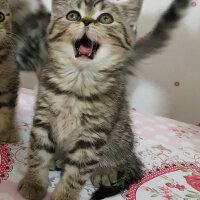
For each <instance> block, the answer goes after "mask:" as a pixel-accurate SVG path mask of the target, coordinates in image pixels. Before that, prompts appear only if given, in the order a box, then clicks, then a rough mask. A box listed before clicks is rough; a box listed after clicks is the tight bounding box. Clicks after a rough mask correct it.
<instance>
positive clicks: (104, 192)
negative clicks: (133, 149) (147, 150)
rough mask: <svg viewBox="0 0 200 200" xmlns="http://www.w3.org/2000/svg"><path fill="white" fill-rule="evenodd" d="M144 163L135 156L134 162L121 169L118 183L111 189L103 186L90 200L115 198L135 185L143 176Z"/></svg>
mask: <svg viewBox="0 0 200 200" xmlns="http://www.w3.org/2000/svg"><path fill="white" fill-rule="evenodd" d="M142 167H143V165H142V163H141V162H140V160H139V159H138V158H136V157H135V156H134V160H132V161H130V162H128V163H127V164H125V165H124V166H122V169H121V170H120V169H119V172H118V178H117V180H118V181H117V182H116V183H115V184H113V185H112V186H110V187H106V186H103V185H101V186H100V187H99V188H98V189H97V190H96V191H95V192H94V193H93V195H92V198H91V199H90V200H101V199H104V198H108V197H111V196H115V195H117V194H119V193H121V192H123V191H124V190H126V189H127V188H129V187H130V186H131V185H132V184H133V183H137V182H138V181H139V180H140V179H141V176H142V173H143V171H142Z"/></svg>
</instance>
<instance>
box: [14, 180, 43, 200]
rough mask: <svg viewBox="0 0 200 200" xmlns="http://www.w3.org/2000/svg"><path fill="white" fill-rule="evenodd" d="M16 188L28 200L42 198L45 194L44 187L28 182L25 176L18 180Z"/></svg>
mask: <svg viewBox="0 0 200 200" xmlns="http://www.w3.org/2000/svg"><path fill="white" fill-rule="evenodd" d="M17 190H18V192H19V193H20V194H21V195H22V196H23V197H24V198H25V199H28V200H42V199H43V198H44V196H45V194H46V188H44V187H42V186H40V185H37V184H34V183H33V182H30V180H29V181H28V180H27V179H26V178H24V179H22V180H21V181H20V183H19V184H18V188H17Z"/></svg>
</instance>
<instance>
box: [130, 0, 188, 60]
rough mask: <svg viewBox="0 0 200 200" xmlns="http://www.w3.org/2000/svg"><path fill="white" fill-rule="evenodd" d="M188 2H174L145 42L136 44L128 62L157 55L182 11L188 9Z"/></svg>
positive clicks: (183, 0)
mask: <svg viewBox="0 0 200 200" xmlns="http://www.w3.org/2000/svg"><path fill="white" fill-rule="evenodd" d="M189 2H190V0H174V2H173V3H172V4H171V6H170V8H169V9H168V10H167V11H166V12H165V13H164V14H163V16H162V17H161V19H160V20H159V22H158V23H157V25H156V26H155V28H154V30H153V32H152V33H151V36H150V37H149V38H148V39H147V40H139V41H138V42H136V44H135V46H134V48H133V53H132V55H131V56H130V59H129V62H130V63H135V62H138V61H140V60H141V59H144V58H146V57H148V56H150V55H152V54H154V53H157V52H158V51H159V50H160V49H161V48H163V47H164V46H165V45H166V42H167V41H168V40H169V39H170V33H171V31H172V30H173V29H174V28H175V27H176V25H177V23H178V22H179V21H180V19H181V18H182V11H184V10H185V9H186V8H188V5H189Z"/></svg>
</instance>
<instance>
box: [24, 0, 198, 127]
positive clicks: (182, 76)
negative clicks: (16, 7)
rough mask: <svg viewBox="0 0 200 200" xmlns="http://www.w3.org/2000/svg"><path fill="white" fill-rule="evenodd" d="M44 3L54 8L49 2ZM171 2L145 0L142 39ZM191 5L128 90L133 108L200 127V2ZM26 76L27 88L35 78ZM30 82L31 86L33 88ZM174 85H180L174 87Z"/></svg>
mask: <svg viewBox="0 0 200 200" xmlns="http://www.w3.org/2000/svg"><path fill="white" fill-rule="evenodd" d="M116 1H118V0H116ZM121 1H123V0H121ZM43 2H44V3H45V4H46V5H47V7H48V8H49V9H50V8H51V1H50V0H43ZM170 2H171V0H144V7H143V9H142V13H141V17H140V19H139V25H138V34H139V37H142V36H144V35H145V34H146V33H148V32H149V31H151V30H152V27H153V26H154V25H155V23H156V21H157V20H158V18H159V16H160V15H161V13H163V12H164V11H165V9H166V8H167V7H168V6H169V4H170ZM195 3H196V6H194V5H195ZM192 5H193V6H190V9H189V10H188V11H187V12H186V13H185V18H184V19H183V20H182V22H181V23H180V25H179V26H178V28H177V29H176V30H174V32H173V34H172V38H171V40H170V41H169V43H168V46H167V47H166V48H164V49H163V50H162V51H160V53H159V54H157V55H155V56H152V57H151V58H149V59H146V60H143V61H142V62H141V63H140V64H139V66H138V67H137V69H136V70H135V74H136V76H135V77H131V78H130V82H129V87H128V88H129V94H130V99H131V105H132V106H133V107H134V108H136V110H138V111H140V112H145V113H153V114H156V115H162V116H166V117H169V118H173V119H177V120H180V121H185V122H190V123H194V124H199V123H200V89H199V87H200V0H194V1H193V2H192ZM25 76H26V77H25V78H24V76H23V78H22V80H23V81H22V85H23V86H24V85H25V86H27V81H26V80H27V79H28V80H30V79H29V78H30V76H32V75H27V74H26V75H25ZM27 76H28V77H27ZM24 80H25V81H24ZM28 82H29V85H28V87H30V88H31V87H33V85H31V82H30V81H28ZM175 82H178V83H179V84H180V85H179V86H175V85H174V84H175ZM24 83H25V84H24Z"/></svg>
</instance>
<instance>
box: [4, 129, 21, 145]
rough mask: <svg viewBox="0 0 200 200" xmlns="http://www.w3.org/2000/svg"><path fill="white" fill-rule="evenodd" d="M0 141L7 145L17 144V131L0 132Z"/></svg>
mask: <svg viewBox="0 0 200 200" xmlns="http://www.w3.org/2000/svg"><path fill="white" fill-rule="evenodd" d="M0 141H1V142H7V143H17V142H18V141H19V135H18V131H17V130H16V129H15V128H12V129H8V130H6V131H2V132H0Z"/></svg>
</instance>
